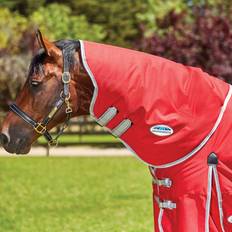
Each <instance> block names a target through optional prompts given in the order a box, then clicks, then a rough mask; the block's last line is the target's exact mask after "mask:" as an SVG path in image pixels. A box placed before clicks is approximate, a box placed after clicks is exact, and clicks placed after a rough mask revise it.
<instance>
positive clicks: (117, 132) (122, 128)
mask: <svg viewBox="0 0 232 232" xmlns="http://www.w3.org/2000/svg"><path fill="white" fill-rule="evenodd" d="M131 125H132V122H131V120H130V119H124V120H123V121H122V122H121V123H120V124H119V125H118V126H116V127H115V128H114V129H113V130H112V131H111V133H112V134H113V135H114V136H115V137H121V135H122V134H124V133H125V132H126V131H127V130H128V129H129V128H130V127H131Z"/></svg>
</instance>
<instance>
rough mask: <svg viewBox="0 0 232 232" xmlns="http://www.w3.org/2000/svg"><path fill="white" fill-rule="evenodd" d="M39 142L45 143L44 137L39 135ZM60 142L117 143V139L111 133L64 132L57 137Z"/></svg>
mask: <svg viewBox="0 0 232 232" xmlns="http://www.w3.org/2000/svg"><path fill="white" fill-rule="evenodd" d="M38 142H39V143H40V144H46V143H47V141H46V139H45V138H44V137H43V136H41V137H40V138H39V139H38ZM59 143H60V144H67V143H68V144H76V143H96V144H97V143H104V144H107V143H119V140H118V139H116V138H115V137H114V136H112V135H108V134H106V135H67V134H64V135H62V136H60V138H59Z"/></svg>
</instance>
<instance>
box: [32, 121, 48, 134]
mask: <svg viewBox="0 0 232 232" xmlns="http://www.w3.org/2000/svg"><path fill="white" fill-rule="evenodd" d="M34 129H35V131H36V132H37V133H38V134H41V135H43V134H44V133H45V132H46V130H47V128H46V126H45V125H43V123H41V122H39V123H37V124H36V126H34Z"/></svg>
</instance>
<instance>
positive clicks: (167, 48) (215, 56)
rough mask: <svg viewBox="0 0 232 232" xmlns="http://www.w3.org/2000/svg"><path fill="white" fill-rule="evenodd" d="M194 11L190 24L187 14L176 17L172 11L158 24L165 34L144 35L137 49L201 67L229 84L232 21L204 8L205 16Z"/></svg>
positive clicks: (230, 79) (230, 76)
mask: <svg viewBox="0 0 232 232" xmlns="http://www.w3.org/2000/svg"><path fill="white" fill-rule="evenodd" d="M218 9H219V8H218ZM195 12H196V14H195V18H191V20H190V21H189V16H188V15H187V13H186V12H182V13H179V14H177V13H175V12H173V11H171V12H170V13H168V14H167V15H166V16H165V17H164V18H163V20H159V21H158V22H157V23H158V25H159V27H160V28H162V29H163V31H164V33H163V34H162V35H158V34H155V33H154V34H153V35H152V36H151V37H146V36H145V35H144V36H143V37H142V38H141V40H140V41H138V43H137V48H138V49H140V50H144V51H147V52H150V53H152V54H155V55H160V56H163V57H166V58H168V59H172V60H174V61H176V62H180V63H183V64H186V65H190V66H198V67H201V68H202V69H203V70H204V71H207V72H208V73H210V74H212V75H214V76H218V77H219V78H221V79H223V80H225V81H227V82H229V83H232V30H231V26H230V25H231V22H232V20H231V19H229V17H227V16H225V15H223V14H221V15H219V14H218V15H217V14H215V11H212V10H209V9H208V8H205V9H204V14H202V13H201V11H199V10H198V11H195ZM197 12H198V13H197Z"/></svg>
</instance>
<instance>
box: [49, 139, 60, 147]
mask: <svg viewBox="0 0 232 232" xmlns="http://www.w3.org/2000/svg"><path fill="white" fill-rule="evenodd" d="M48 145H49V146H57V145H58V141H57V139H52V140H50V141H48Z"/></svg>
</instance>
